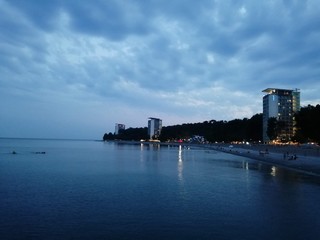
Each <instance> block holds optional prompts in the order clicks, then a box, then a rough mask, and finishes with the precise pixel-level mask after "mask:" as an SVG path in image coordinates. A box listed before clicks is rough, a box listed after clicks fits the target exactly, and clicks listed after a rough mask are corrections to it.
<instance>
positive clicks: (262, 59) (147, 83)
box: [0, 0, 320, 139]
mask: <svg viewBox="0 0 320 240" xmlns="http://www.w3.org/2000/svg"><path fill="white" fill-rule="evenodd" d="M319 12H320V4H319V1H318V0H304V1H301V0H265V1H256V0H199V1H194V0H170V1H169V0H90V1H79V0H41V1H39V0H27V1H26V0H7V1H6V0H0V109H1V115H0V137H31V138H72V139H73V138H81V139H101V138H102V136H103V134H104V133H106V132H107V133H108V132H114V126H115V123H122V124H125V125H126V128H129V127H134V128H135V127H146V126H147V121H148V118H149V117H156V118H161V119H162V121H163V126H170V125H176V124H183V123H196V122H203V121H208V120H213V119H214V120H217V121H220V120H226V121H229V120H232V119H243V118H251V117H252V116H253V115H254V114H257V113H261V112H262V97H263V93H262V90H264V89H266V88H284V89H296V88H298V89H300V91H301V105H302V106H306V105H308V104H311V105H316V104H320V94H319V90H320V81H319V80H320V14H319Z"/></svg>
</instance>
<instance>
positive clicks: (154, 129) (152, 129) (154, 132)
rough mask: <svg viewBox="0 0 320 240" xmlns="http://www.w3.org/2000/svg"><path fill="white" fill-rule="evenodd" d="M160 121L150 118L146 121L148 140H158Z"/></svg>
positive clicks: (160, 127)
mask: <svg viewBox="0 0 320 240" xmlns="http://www.w3.org/2000/svg"><path fill="white" fill-rule="evenodd" d="M161 129H162V120H161V119H159V118H152V117H150V118H149V120H148V134H149V137H150V139H158V138H159V136H160V134H161Z"/></svg>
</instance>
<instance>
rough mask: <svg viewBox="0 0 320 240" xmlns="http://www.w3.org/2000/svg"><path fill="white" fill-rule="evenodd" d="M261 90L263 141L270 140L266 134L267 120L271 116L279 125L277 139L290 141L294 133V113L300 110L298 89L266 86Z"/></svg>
mask: <svg viewBox="0 0 320 240" xmlns="http://www.w3.org/2000/svg"><path fill="white" fill-rule="evenodd" d="M262 92H264V93H265V95H264V96H263V141H264V142H269V141H270V139H269V137H268V134H267V130H268V121H269V119H270V118H273V117H274V118H276V120H277V121H278V123H279V125H280V126H281V129H280V130H279V133H278V136H277V140H282V141H290V140H291V138H292V137H293V136H294V134H295V126H294V124H295V120H294V114H295V113H296V112H298V111H299V110H300V91H299V89H295V90H288V89H277V88H267V89H265V90H263V91H262Z"/></svg>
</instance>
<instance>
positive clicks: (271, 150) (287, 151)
mask: <svg viewBox="0 0 320 240" xmlns="http://www.w3.org/2000/svg"><path fill="white" fill-rule="evenodd" d="M209 148H210V149H213V150H216V151H221V152H224V153H228V154H233V155H237V156H241V157H247V158H250V159H254V160H257V161H261V162H263V163H266V164H271V165H277V166H279V167H283V168H287V169H290V170H293V171H298V172H302V173H306V174H309V175H314V176H320V156H319V148H318V149H316V148H315V149H306V148H303V147H296V146H286V147H283V146H271V145H242V144H241V145H226V144H224V145H219V144H217V145H214V146H211V147H209ZM308 150H315V151H308ZM294 156H295V157H296V159H294Z"/></svg>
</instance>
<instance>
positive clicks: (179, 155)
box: [178, 145, 183, 182]
mask: <svg viewBox="0 0 320 240" xmlns="http://www.w3.org/2000/svg"><path fill="white" fill-rule="evenodd" d="M178 179H179V181H180V182H182V181H183V161H182V146H181V145H179V151H178Z"/></svg>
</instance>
